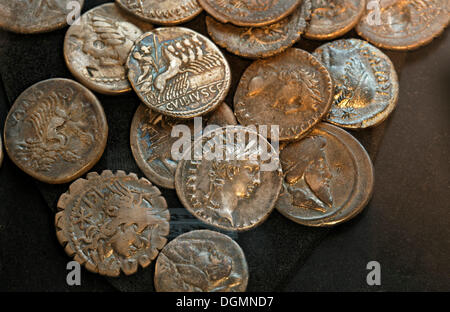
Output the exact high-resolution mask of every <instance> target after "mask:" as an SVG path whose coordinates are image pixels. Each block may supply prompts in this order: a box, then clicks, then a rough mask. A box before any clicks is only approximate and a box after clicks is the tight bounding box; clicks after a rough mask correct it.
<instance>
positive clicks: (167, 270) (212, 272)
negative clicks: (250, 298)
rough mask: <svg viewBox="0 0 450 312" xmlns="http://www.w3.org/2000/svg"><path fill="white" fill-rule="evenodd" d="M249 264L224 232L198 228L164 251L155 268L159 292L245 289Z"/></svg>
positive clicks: (240, 250) (179, 237) (179, 238)
mask: <svg viewBox="0 0 450 312" xmlns="http://www.w3.org/2000/svg"><path fill="white" fill-rule="evenodd" d="M247 283H248V266H247V261H246V260H245V255H244V252H243V251H242V249H241V247H240V246H239V245H238V244H237V243H236V242H235V241H234V240H232V239H231V238H230V237H228V236H227V235H225V234H222V233H219V232H215V231H208V230H197V231H191V232H188V233H185V234H182V235H180V236H178V237H177V238H175V239H174V240H172V241H171V242H169V243H168V244H167V245H166V246H165V247H164V249H163V250H161V252H160V254H159V256H158V259H157V260H156V267H155V289H156V291H159V292H185V291H188V292H236V291H238V292H242V291H245V289H246V288H247Z"/></svg>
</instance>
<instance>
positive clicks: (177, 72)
mask: <svg viewBox="0 0 450 312" xmlns="http://www.w3.org/2000/svg"><path fill="white" fill-rule="evenodd" d="M127 65H128V68H129V71H128V78H129V80H130V82H131V85H132V86H133V88H134V90H135V91H136V93H137V94H138V96H139V97H140V98H141V100H142V101H143V102H144V104H146V105H148V106H149V107H150V108H151V109H153V110H155V111H157V112H159V113H162V114H164V115H168V116H172V117H178V118H192V117H196V116H200V115H204V114H206V113H208V112H210V111H213V110H214V109H216V108H217V107H218V106H219V105H220V104H221V103H222V102H223V100H224V98H225V96H226V94H227V92H228V89H229V88H230V82H231V74H230V66H229V65H228V62H227V60H226V59H225V57H224V55H223V54H222V52H220V50H219V48H218V47H217V46H216V45H215V44H214V43H212V42H211V41H210V40H209V39H208V38H206V37H204V36H203V35H201V34H199V33H197V32H195V31H193V30H190V29H187V28H182V27H170V28H165V27H163V28H158V29H155V30H153V31H151V32H148V33H146V34H144V35H142V36H141V37H140V38H139V39H138V40H137V41H136V44H135V46H134V47H133V49H132V51H131V53H130V55H129V57H128V61H127Z"/></svg>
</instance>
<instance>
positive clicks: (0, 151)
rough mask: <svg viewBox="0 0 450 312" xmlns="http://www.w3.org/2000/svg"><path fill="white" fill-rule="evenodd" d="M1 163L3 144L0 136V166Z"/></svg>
mask: <svg viewBox="0 0 450 312" xmlns="http://www.w3.org/2000/svg"><path fill="white" fill-rule="evenodd" d="M2 163H3V144H2V138H1V137H0V167H1V166H2Z"/></svg>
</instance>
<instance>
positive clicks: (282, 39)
mask: <svg viewBox="0 0 450 312" xmlns="http://www.w3.org/2000/svg"><path fill="white" fill-rule="evenodd" d="M310 16H311V1H310V0H305V1H303V2H302V4H301V6H300V7H298V8H297V9H296V10H295V12H294V13H293V14H291V15H289V16H288V17H285V18H284V19H282V20H280V21H279V22H277V23H274V24H271V25H268V26H263V27H239V26H234V25H232V24H224V23H221V22H218V21H216V20H215V19H213V18H211V17H209V16H207V17H206V26H207V28H208V33H209V35H210V36H211V38H212V39H213V40H214V42H216V43H217V44H218V45H220V46H221V47H224V48H225V49H227V50H228V51H230V52H231V53H234V54H236V55H239V56H242V57H248V58H260V57H269V56H272V55H275V54H278V53H281V52H283V51H284V50H286V49H287V48H289V47H291V46H292V45H293V44H294V43H296V42H297V41H298V40H299V39H300V36H301V34H302V33H303V32H304V30H305V28H306V24H307V21H308V20H309V18H310Z"/></svg>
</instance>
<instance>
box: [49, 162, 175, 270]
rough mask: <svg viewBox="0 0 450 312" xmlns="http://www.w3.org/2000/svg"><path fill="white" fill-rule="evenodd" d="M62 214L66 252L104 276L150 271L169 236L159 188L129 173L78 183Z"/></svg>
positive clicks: (64, 199)
mask: <svg viewBox="0 0 450 312" xmlns="http://www.w3.org/2000/svg"><path fill="white" fill-rule="evenodd" d="M58 209H59V210H60V211H59V212H58V213H57V214H56V216H55V225H56V234H57V237H58V240H59V242H60V243H61V244H62V245H63V246H64V247H65V251H66V253H67V254H68V255H69V256H71V257H72V256H73V257H74V259H75V260H76V261H78V262H79V263H80V264H83V265H84V266H85V267H86V269H88V270H89V271H91V272H94V273H100V274H102V275H107V276H118V275H120V272H121V271H122V272H124V273H125V274H127V275H129V274H133V273H135V272H136V271H137V269H138V266H139V265H140V266H141V267H143V268H145V267H147V266H148V265H149V264H150V262H151V261H152V260H153V259H155V258H156V256H157V255H158V252H159V250H160V249H162V248H163V247H164V245H165V244H166V241H167V240H166V236H167V235H168V234H169V219H170V214H169V210H168V209H167V204H166V201H165V199H164V197H162V196H161V194H160V192H159V190H158V188H157V187H155V186H153V185H152V184H151V183H150V182H149V181H148V180H146V179H138V177H137V176H136V175H135V174H129V175H127V174H126V173H125V172H123V171H118V172H117V173H115V174H113V173H112V172H111V171H109V170H105V171H103V173H102V174H101V175H99V174H97V173H94V172H91V173H89V174H88V175H87V179H78V180H77V181H75V182H74V183H72V185H71V186H70V189H69V191H68V192H67V193H64V194H63V195H62V196H61V197H60V199H59V201H58Z"/></svg>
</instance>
